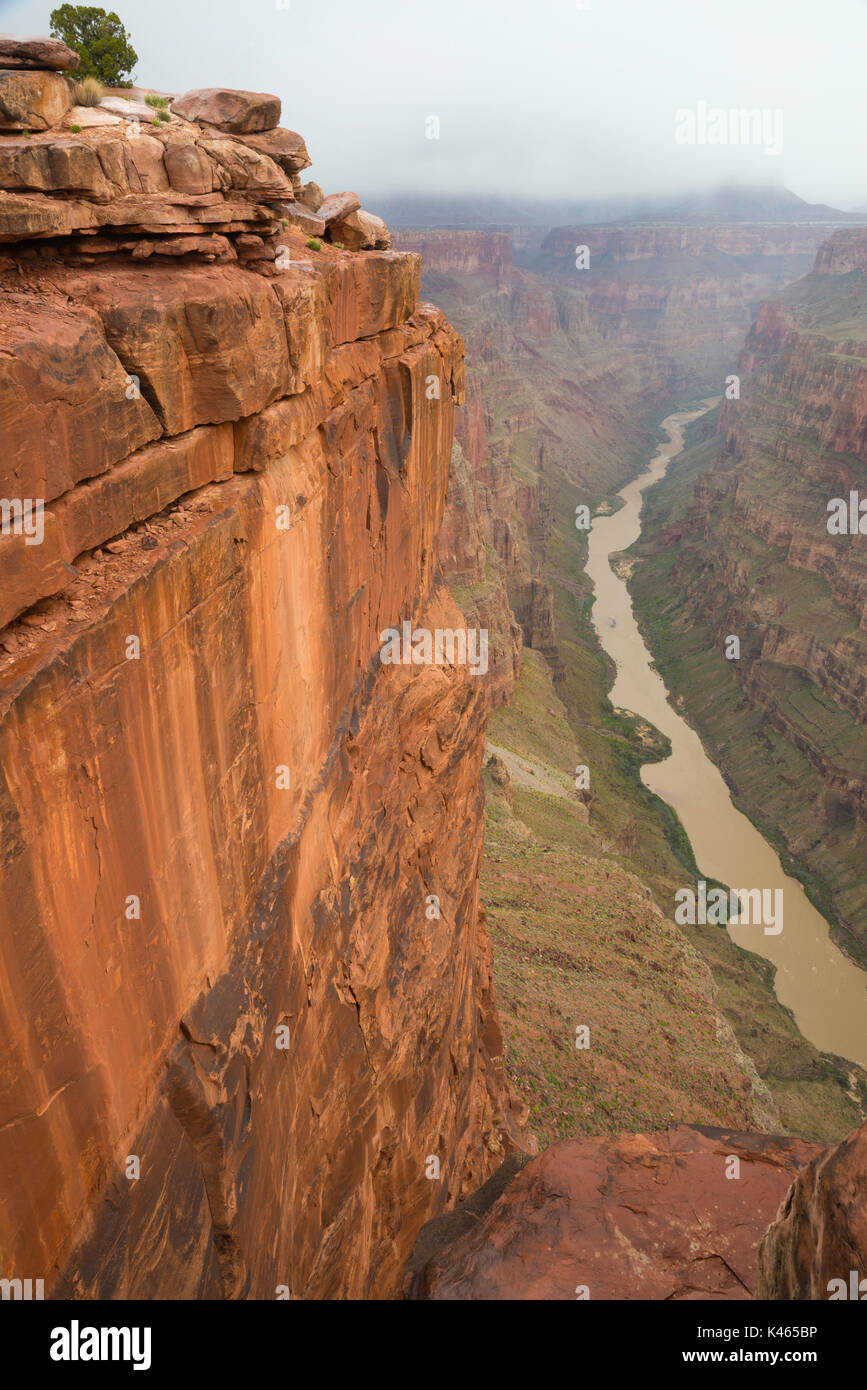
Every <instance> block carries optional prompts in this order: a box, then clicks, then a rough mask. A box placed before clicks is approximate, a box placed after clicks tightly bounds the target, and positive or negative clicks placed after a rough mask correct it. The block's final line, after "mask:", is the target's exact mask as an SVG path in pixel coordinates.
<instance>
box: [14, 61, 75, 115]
mask: <svg viewBox="0 0 867 1390" xmlns="http://www.w3.org/2000/svg"><path fill="white" fill-rule="evenodd" d="M71 105H72V94H71V92H70V85H69V83H68V82H67V80H66V78H65V77H62V76H61V75H60V73H59V72H28V71H26V70H25V69H24V68H20V69H18V70H17V71H4V70H0V131H2V130H50V129H51V127H52V126H56V125H59V124H60V122H61V121H62V120H63V117H64V116H65V115H66V113H67V111H68V110H69V108H70V106H71Z"/></svg>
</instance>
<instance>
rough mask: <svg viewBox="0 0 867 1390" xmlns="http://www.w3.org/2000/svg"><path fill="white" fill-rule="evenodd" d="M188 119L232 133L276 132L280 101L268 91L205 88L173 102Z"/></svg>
mask: <svg viewBox="0 0 867 1390" xmlns="http://www.w3.org/2000/svg"><path fill="white" fill-rule="evenodd" d="M172 110H173V111H174V112H176V113H177V114H178V115H179V116H183V117H184V119H185V120H188V121H197V122H202V123H204V124H205V125H213V126H217V128H218V129H219V130H225V131H229V132H231V133H232V134H240V133H243V134H250V133H255V132H258V131H263V130H273V129H274V127H275V126H276V125H277V124H278V122H279V120H280V98H279V97H275V96H271V94H270V93H268V92H244V91H238V90H235V89H231V88H227V87H202V88H198V89H197V90H195V91H192V92H185V93H184V95H183V96H182V97H178V98H177V100H175V101H173V102H172Z"/></svg>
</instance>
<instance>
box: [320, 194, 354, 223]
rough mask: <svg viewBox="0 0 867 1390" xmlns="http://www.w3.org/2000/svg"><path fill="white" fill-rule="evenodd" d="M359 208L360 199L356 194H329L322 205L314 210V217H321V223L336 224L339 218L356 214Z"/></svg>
mask: <svg viewBox="0 0 867 1390" xmlns="http://www.w3.org/2000/svg"><path fill="white" fill-rule="evenodd" d="M360 207H361V199H360V198H359V196H358V194H357V193H331V194H329V196H328V197H327V198H326V199H325V201H324V203H322V204H321V205H320V206H319V207H318V208H316V216H317V217H321V218H322V220H323V222H336V221H337V220H338V219H339V218H343V217H348V216H349V214H350V213H352V212H357V211H358V209H359V208H360Z"/></svg>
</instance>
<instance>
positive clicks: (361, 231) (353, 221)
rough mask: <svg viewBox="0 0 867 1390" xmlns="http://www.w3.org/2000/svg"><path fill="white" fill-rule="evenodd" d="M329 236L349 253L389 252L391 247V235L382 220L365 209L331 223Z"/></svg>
mask: <svg viewBox="0 0 867 1390" xmlns="http://www.w3.org/2000/svg"><path fill="white" fill-rule="evenodd" d="M319 215H320V216H321V213H320V214H319ZM328 235H329V237H330V238H331V241H332V242H339V243H340V245H341V246H345V247H346V250H347V251H373V250H377V251H387V250H388V248H389V247H390V246H391V234H390V232H389V230H388V227H386V225H385V223H384V222H383V220H382V218H381V217H375V216H374V215H373V213H372V212H365V211H364V209H363V208H359V209H358V211H357V212H351V213H350V214H349V216H348V217H338V218H336V219H335V220H334V221H333V222H329V224H328Z"/></svg>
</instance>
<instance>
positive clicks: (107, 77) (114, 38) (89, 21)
mask: <svg viewBox="0 0 867 1390" xmlns="http://www.w3.org/2000/svg"><path fill="white" fill-rule="evenodd" d="M51 35H52V38H55V39H62V40H63V42H64V43H66V44H68V45H69V47H70V48H74V49H75V52H76V53H78V54H79V55H80V56H81V67H80V68H79V76H80V77H95V78H97V79H98V80H99V81H100V82H102V83H104V85H105V86H106V87H131V86H132V83H131V82H130V81H129V80H128V74H129V73H131V72H132V70H133V68H134V67H135V65H136V63H137V62H138V54H137V53H136V51H135V49H134V48H133V46H132V44H131V43H130V41H129V34H128V33H127V32H126V30H125V29H124V27H123V25H122V24H121V22H120V19H119V18H118V16H117V15H116V14H115V13H114V11H113V10H109V11H108V12H106V11H105V10H100V9H97V7H96V6H95V5H61V6H60V7H59V8H58V9H56V10H52V11H51Z"/></svg>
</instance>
